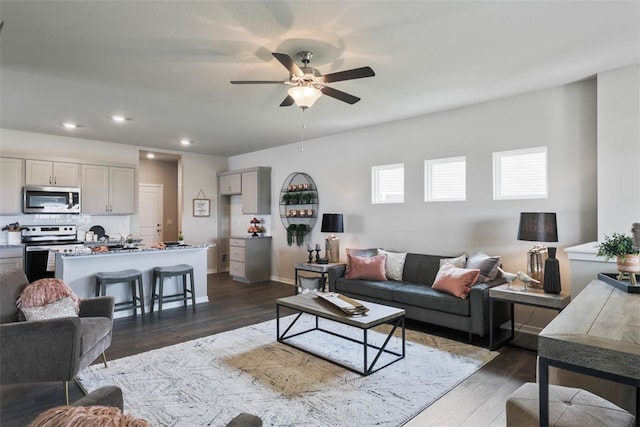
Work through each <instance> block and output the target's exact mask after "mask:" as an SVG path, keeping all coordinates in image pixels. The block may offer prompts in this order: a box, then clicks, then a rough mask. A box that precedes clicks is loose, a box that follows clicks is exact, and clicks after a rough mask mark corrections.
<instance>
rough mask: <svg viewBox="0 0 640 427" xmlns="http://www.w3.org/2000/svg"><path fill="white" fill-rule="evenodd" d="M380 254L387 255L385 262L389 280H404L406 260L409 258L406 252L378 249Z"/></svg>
mask: <svg viewBox="0 0 640 427" xmlns="http://www.w3.org/2000/svg"><path fill="white" fill-rule="evenodd" d="M378 255H384V256H386V257H387V262H386V264H385V269H384V271H385V275H386V276H387V279H389V280H402V272H403V271H404V260H405V259H406V258H407V253H406V252H390V251H385V250H383V249H378Z"/></svg>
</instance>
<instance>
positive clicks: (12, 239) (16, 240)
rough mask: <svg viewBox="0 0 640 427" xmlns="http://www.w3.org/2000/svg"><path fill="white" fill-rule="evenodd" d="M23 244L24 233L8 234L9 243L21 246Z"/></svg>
mask: <svg viewBox="0 0 640 427" xmlns="http://www.w3.org/2000/svg"><path fill="white" fill-rule="evenodd" d="M21 242H22V232H21V231H8V232H7V243H8V244H10V245H19V244H20V243H21Z"/></svg>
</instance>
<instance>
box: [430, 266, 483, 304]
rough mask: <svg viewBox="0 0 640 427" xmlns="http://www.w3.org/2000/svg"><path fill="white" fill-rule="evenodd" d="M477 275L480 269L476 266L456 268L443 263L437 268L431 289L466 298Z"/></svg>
mask: <svg viewBox="0 0 640 427" xmlns="http://www.w3.org/2000/svg"><path fill="white" fill-rule="evenodd" d="M479 275H480V270H479V269H477V268H471V269H470V268H458V267H456V266H455V265H453V264H449V263H445V264H443V265H442V267H440V270H438V274H437V275H436V279H435V280H434V281H433V285H432V286H431V289H435V290H437V291H442V292H447V293H449V294H451V295H455V296H457V297H458V298H462V299H467V295H469V291H471V287H472V286H473V285H474V284H475V283H476V280H478V276H479Z"/></svg>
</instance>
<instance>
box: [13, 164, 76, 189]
mask: <svg viewBox="0 0 640 427" xmlns="http://www.w3.org/2000/svg"><path fill="white" fill-rule="evenodd" d="M25 170H26V173H25V183H26V185H51V186H56V187H79V186H80V165H79V164H78V163H66V162H50V161H47V160H27V161H26V168H25Z"/></svg>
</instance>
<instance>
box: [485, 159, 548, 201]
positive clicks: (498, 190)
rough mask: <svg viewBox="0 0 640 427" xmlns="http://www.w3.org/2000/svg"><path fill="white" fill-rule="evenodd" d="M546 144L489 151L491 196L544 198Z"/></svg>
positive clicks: (501, 197)
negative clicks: (491, 181)
mask: <svg viewBox="0 0 640 427" xmlns="http://www.w3.org/2000/svg"><path fill="white" fill-rule="evenodd" d="M547 181H548V177H547V147H535V148H527V149H523V150H511V151H499V152H495V153H493V199H494V200H509V199H546V198H547Z"/></svg>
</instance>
